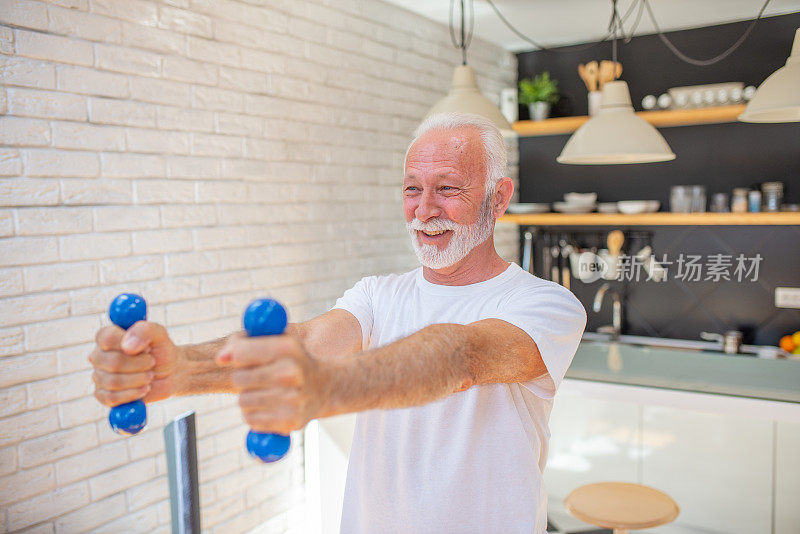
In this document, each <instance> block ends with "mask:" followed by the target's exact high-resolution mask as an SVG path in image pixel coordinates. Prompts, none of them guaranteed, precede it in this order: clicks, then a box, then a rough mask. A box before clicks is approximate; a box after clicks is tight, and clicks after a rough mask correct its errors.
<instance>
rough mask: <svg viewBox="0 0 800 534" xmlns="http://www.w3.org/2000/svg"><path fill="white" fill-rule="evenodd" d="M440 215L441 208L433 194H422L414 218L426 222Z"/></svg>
mask: <svg viewBox="0 0 800 534" xmlns="http://www.w3.org/2000/svg"><path fill="white" fill-rule="evenodd" d="M441 214H442V208H440V207H439V205H438V204H437V202H436V196H435V195H434V193H433V192H427V191H426V192H423V193H422V196H421V197H420V199H419V204H418V205H417V209H416V210H414V216H415V217H416V218H417V219H419V220H420V221H427V220H430V219H435V218H436V217H438V216H440V215H441Z"/></svg>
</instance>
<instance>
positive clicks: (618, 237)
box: [603, 230, 625, 280]
mask: <svg viewBox="0 0 800 534" xmlns="http://www.w3.org/2000/svg"><path fill="white" fill-rule="evenodd" d="M606 243H607V246H608V260H607V261H608V267H609V269H608V270H607V271H606V272H605V274H604V275H603V278H605V279H606V280H615V279H616V278H617V276H618V275H619V253H620V251H621V250H622V245H623V244H624V243H625V234H623V233H622V231H621V230H612V231H610V232H609V233H608V237H607V238H606Z"/></svg>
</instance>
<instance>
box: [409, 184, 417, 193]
mask: <svg viewBox="0 0 800 534" xmlns="http://www.w3.org/2000/svg"><path fill="white" fill-rule="evenodd" d="M417 190H418V189H417V188H416V187H414V186H413V185H410V186H408V187H406V191H408V192H410V193H413V192H415V191H417Z"/></svg>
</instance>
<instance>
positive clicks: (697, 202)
mask: <svg viewBox="0 0 800 534" xmlns="http://www.w3.org/2000/svg"><path fill="white" fill-rule="evenodd" d="M691 187H692V211H693V212H694V213H704V212H705V211H706V188H705V186H702V185H693V186H691Z"/></svg>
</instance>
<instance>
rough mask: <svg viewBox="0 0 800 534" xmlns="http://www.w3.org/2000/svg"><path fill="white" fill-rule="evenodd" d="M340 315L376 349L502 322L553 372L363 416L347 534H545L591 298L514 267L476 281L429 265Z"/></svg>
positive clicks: (374, 279) (347, 302)
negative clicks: (566, 380)
mask: <svg viewBox="0 0 800 534" xmlns="http://www.w3.org/2000/svg"><path fill="white" fill-rule="evenodd" d="M334 308H341V309H344V310H347V311H349V312H350V313H352V314H353V315H354V316H355V317H356V319H358V321H359V323H360V324H361V329H362V332H363V348H364V350H366V349H369V348H376V347H380V346H382V345H387V344H389V343H392V342H394V341H397V340H398V339H401V338H404V337H406V336H408V335H410V334H413V333H414V332H416V331H418V330H420V329H422V328H424V327H426V326H428V325H431V324H436V323H457V324H469V323H472V322H475V321H479V320H481V319H491V318H495V319H502V320H504V321H507V322H509V323H511V324H513V325H515V326H517V327H519V328H521V329H522V330H524V331H525V332H527V333H528V334H529V335H530V336H531V338H533V340H534V341H535V342H536V345H537V346H538V348H539V352H540V353H541V355H542V359H543V360H544V363H545V365H546V366H547V370H548V372H549V376H547V375H545V376H544V377H541V378H539V379H537V380H533V381H530V382H525V383H515V384H488V385H483V386H473V387H471V388H469V389H468V390H466V391H461V392H458V393H453V394H451V395H448V396H447V397H445V398H443V399H439V400H437V401H435V402H431V403H429V404H426V405H424V406H414V407H409V408H398V409H391V410H369V411H366V412H362V413H359V414H358V415H357V418H356V427H355V433H354V436H353V445H352V449H351V452H350V462H349V466H348V470H347V483H346V489H345V496H344V508H343V511H342V523H341V532H342V533H343V534H353V533H364V534H377V533H381V534H384V533H409V534H424V533H429V532H430V533H437V534H439V533H448V534H456V533H481V534H487V533H495V532H496V533H503V534H514V533H518V532H519V533H523V532H524V533H526V534H531V533H534V534H541V533H543V532H545V528H546V523H547V517H546V514H547V495H546V493H545V490H544V487H543V481H542V470H543V469H544V466H545V462H546V460H547V442H548V439H549V437H550V433H549V429H548V421H549V418H550V409H551V408H552V398H553V396H554V395H555V392H556V390H557V389H558V385H559V384H560V382H561V379H562V378H563V377H564V373H566V370H567V367H568V366H569V364H570V362H571V361H572V357H573V356H574V355H575V351H576V350H577V347H578V343H579V342H580V338H581V335H582V334H583V329H584V327H585V326H586V312H585V310H584V309H583V306H582V305H581V303H580V301H578V299H577V298H575V296H574V295H573V294H572V293H570V292H569V291H568V290H567V289H565V288H564V287H562V286H560V285H558V284H556V283H553V282H549V281H546V280H542V279H541V278H537V277H535V276H533V275H531V274H529V273H528V272H526V271H524V270H522V269H521V268H520V267H519V266H518V265H516V264H513V263H512V264H511V265H510V266H509V267H508V268H507V269H506V270H505V271H504V272H503V273H501V274H499V275H497V276H495V277H494V278H491V279H489V280H486V281H483V282H479V283H476V284H470V285H466V286H445V285H438V284H433V283H431V282H428V281H427V280H425V278H424V277H423V274H422V268H421V267H420V268H418V269H415V270H414V271H411V272H408V273H405V274H401V275H389V276H369V277H366V278H363V279H362V280H361V281H359V282H358V283H356V285H355V286H354V287H353V288H352V289H349V290H347V291H346V292H345V294H344V295H343V296H342V297H341V298H340V299H339V300H338V301H337V302H336V305H335V306H334Z"/></svg>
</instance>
